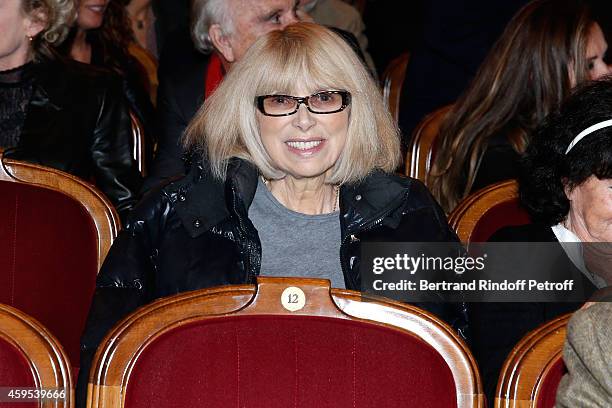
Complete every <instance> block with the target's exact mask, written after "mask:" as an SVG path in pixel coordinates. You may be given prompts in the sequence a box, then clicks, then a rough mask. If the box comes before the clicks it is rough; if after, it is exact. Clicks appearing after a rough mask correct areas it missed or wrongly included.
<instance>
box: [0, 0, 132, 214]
mask: <svg viewBox="0 0 612 408" xmlns="http://www.w3.org/2000/svg"><path fill="white" fill-rule="evenodd" d="M74 13H75V10H74V3H73V2H72V1H69V0H37V1H35V0H17V1H2V2H0V32H2V33H3V35H2V37H1V38H0V148H4V149H6V150H7V151H6V152H5V156H6V157H10V158H13V159H17V160H23V161H28V162H32V163H36V164H41V165H44V166H49V167H54V168H56V169H59V170H63V171H65V172H68V173H71V174H74V175H75V176H78V177H81V178H83V179H85V180H87V181H89V180H91V179H94V180H95V182H96V185H97V186H98V187H99V188H100V189H101V190H102V191H103V192H104V193H105V194H106V196H107V197H108V198H109V199H110V200H111V202H112V203H113V204H114V205H115V207H116V208H117V210H118V211H119V212H120V215H122V216H124V215H125V214H126V213H127V212H128V211H129V210H130V209H131V207H132V206H133V205H134V204H135V202H136V192H137V191H138V189H139V188H140V184H141V182H142V180H141V177H140V174H139V173H138V170H137V168H136V166H135V164H134V162H133V160H132V154H131V148H130V138H131V134H130V123H129V117H128V114H127V109H126V107H125V104H124V102H123V97H122V95H121V87H120V83H119V82H118V80H117V79H116V78H115V77H114V76H112V75H109V74H107V73H104V72H100V71H98V70H93V69H89V68H88V67H87V66H84V65H82V64H78V63H74V62H66V61H63V60H62V58H61V57H59V56H58V55H57V54H56V53H55V52H54V50H53V46H54V45H56V44H57V43H59V42H61V40H62V39H63V38H64V37H65V35H66V32H67V30H68V27H69V25H70V23H71V22H72V20H73V18H74Z"/></svg>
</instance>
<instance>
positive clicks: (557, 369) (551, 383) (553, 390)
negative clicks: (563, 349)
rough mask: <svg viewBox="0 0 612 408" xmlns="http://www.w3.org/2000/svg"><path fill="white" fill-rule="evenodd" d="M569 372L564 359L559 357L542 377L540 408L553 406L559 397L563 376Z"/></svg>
mask: <svg viewBox="0 0 612 408" xmlns="http://www.w3.org/2000/svg"><path fill="white" fill-rule="evenodd" d="M566 373H567V369H566V367H565V364H564V363H563V359H562V358H559V359H557V361H555V363H554V364H553V366H552V367H551V368H550V371H548V373H547V375H546V377H544V378H543V379H542V385H541V391H540V393H539V395H538V401H537V402H538V404H537V407H538V408H553V407H554V406H555V400H556V397H557V388H558V387H559V383H560V382H561V378H562V377H563V376H564V375H565V374H566Z"/></svg>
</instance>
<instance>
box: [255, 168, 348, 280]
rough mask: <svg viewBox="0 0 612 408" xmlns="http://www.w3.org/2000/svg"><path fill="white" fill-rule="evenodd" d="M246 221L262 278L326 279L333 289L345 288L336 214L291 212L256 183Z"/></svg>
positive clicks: (263, 185) (260, 184) (338, 219)
mask: <svg viewBox="0 0 612 408" xmlns="http://www.w3.org/2000/svg"><path fill="white" fill-rule="evenodd" d="M249 218H250V219H251V221H252V222H253V225H254V226H255V228H256V229H257V231H258V232H259V239H260V240H261V249H262V258H261V273H260V274H261V275H262V276H294V277H304V278H305V277H308V278H322V279H329V280H330V281H331V285H332V287H334V288H344V287H345V286H344V276H343V275H342V267H341V266H340V217H339V214H338V212H333V213H330V214H321V215H307V214H300V213H297V212H295V211H291V210H289V209H288V208H286V207H285V206H283V205H282V204H281V203H279V202H278V200H277V199H276V198H275V197H274V196H273V195H272V193H271V192H270V191H269V190H268V188H267V187H266V185H265V184H263V182H262V181H261V180H259V183H258V184H257V191H256V192H255V198H254V199H253V203H252V204H251V207H250V208H249Z"/></svg>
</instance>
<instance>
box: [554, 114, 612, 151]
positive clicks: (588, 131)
mask: <svg viewBox="0 0 612 408" xmlns="http://www.w3.org/2000/svg"><path fill="white" fill-rule="evenodd" d="M610 126H612V119H608V120H604V121H603V122H599V123H596V124H594V125H593V126H589V127H588V128H586V129H584V130H583V131H582V132H580V133H578V136H576V137H575V138H574V140H572V142H571V143H570V144H569V146H567V150H566V151H565V154H568V153H569V152H570V150H572V148H573V147H574V146H576V145H577V144H578V142H580V141H581V140H582V139H584V138H585V137H586V136H588V135H590V134H591V133H593V132H596V131H598V130H599V129H603V128H607V127H610Z"/></svg>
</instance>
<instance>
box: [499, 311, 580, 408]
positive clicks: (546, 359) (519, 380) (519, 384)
mask: <svg viewBox="0 0 612 408" xmlns="http://www.w3.org/2000/svg"><path fill="white" fill-rule="evenodd" d="M570 316H571V315H570V314H568V315H565V316H562V317H559V318H556V319H554V320H552V321H550V322H548V323H546V324H543V325H542V326H540V327H538V328H537V329H535V330H534V331H532V332H530V333H529V334H527V335H526V336H525V337H524V338H523V339H522V340H521V341H520V342H519V343H518V344H517V345H516V346H515V347H514V349H513V350H512V352H511V353H510V355H509V356H508V358H507V359H506V362H505V363H504V366H503V368H502V371H501V373H500V376H499V382H498V384H497V391H496V397H495V407H496V408H502V407H503V408H510V407H532V408H553V407H554V405H555V396H556V395H557V387H558V386H559V382H560V381H561V377H563V375H564V374H565V373H566V370H565V365H564V363H563V343H564V341H565V336H566V332H567V322H568V320H569V318H570Z"/></svg>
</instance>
